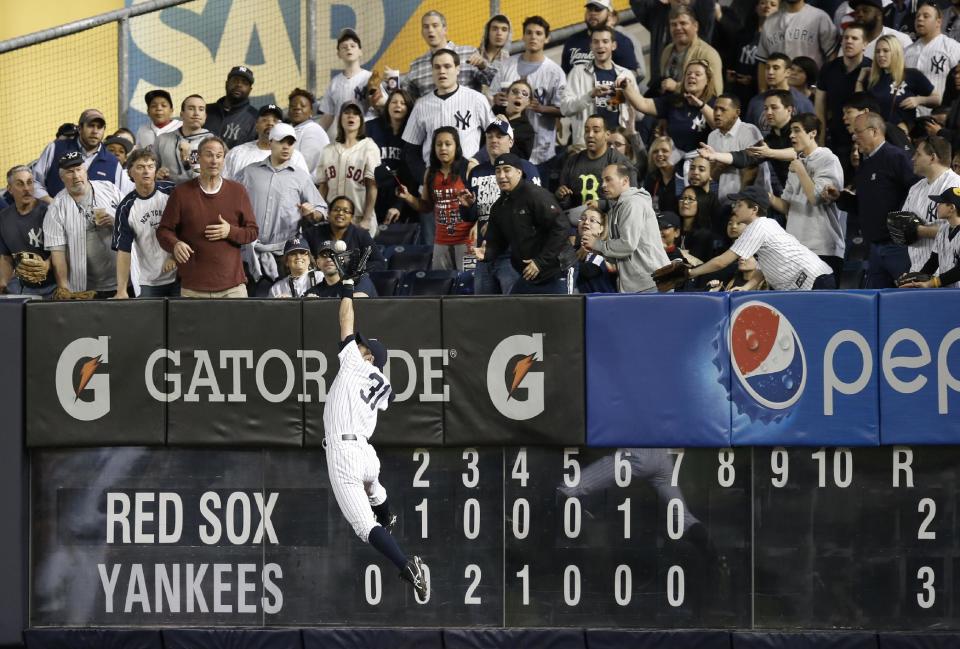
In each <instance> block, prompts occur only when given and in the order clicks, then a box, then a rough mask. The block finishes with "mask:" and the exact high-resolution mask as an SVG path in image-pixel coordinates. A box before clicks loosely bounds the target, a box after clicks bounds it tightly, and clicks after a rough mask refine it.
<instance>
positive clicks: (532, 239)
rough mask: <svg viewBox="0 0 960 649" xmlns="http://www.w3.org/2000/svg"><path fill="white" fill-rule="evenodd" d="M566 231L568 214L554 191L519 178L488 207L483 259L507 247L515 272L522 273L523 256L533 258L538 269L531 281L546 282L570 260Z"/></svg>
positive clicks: (488, 258)
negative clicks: (518, 181) (561, 207)
mask: <svg viewBox="0 0 960 649" xmlns="http://www.w3.org/2000/svg"><path fill="white" fill-rule="evenodd" d="M568 230H569V224H568V223H567V217H566V215H565V214H564V213H563V211H561V209H560V205H559V204H558V203H557V199H556V198H555V197H554V196H553V194H551V193H550V192H549V191H547V190H546V189H543V188H542V187H538V186H536V185H534V184H533V183H531V182H529V181H527V180H521V181H520V184H518V185H517V186H516V187H515V188H514V189H513V191H510V192H501V193H500V198H498V199H497V201H496V202H495V203H494V204H493V207H492V208H491V209H490V222H489V225H488V226H487V239H486V245H487V249H486V255H485V259H487V260H493V259H496V258H497V256H498V255H499V254H500V253H502V252H504V251H505V250H506V249H507V247H509V248H510V262H511V264H513V267H514V268H515V269H516V270H517V271H518V272H521V273H522V272H523V268H524V266H525V265H526V264H524V263H523V260H524V259H532V260H533V261H534V262H535V263H536V264H537V267H538V268H539V269H540V274H539V276H538V277H537V279H536V280H534V281H533V282H532V283H534V284H540V283H543V282H548V281H550V280H553V279H556V278H557V277H558V276H559V275H560V274H561V273H562V272H563V271H564V270H566V269H567V268H569V266H570V265H571V263H572V261H573V257H572V255H570V254H569V253H570V252H572V248H571V247H570V244H569V243H568V242H567V231H568Z"/></svg>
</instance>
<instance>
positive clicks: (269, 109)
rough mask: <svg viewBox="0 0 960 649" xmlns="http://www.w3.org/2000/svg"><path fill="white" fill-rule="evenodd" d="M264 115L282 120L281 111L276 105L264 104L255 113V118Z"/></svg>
mask: <svg viewBox="0 0 960 649" xmlns="http://www.w3.org/2000/svg"><path fill="white" fill-rule="evenodd" d="M264 115H275V116H276V118H277V119H279V120H283V109H282V108H280V107H279V106H277V105H276V104H266V105H265V106H262V107H261V108H260V110H258V111H257V117H263V116H264Z"/></svg>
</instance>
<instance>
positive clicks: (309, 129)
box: [287, 88, 330, 173]
mask: <svg viewBox="0 0 960 649" xmlns="http://www.w3.org/2000/svg"><path fill="white" fill-rule="evenodd" d="M314 101H316V97H314V96H313V93H311V92H309V91H308V90H304V89H303V88H294V89H293V91H292V92H291V93H290V96H289V97H287V102H288V103H287V117H288V118H289V119H290V124H292V125H293V130H294V131H296V133H297V143H296V145H295V146H294V148H295V149H296V150H297V151H299V152H300V153H301V154H302V155H303V158H304V160H306V161H307V169H309V170H310V173H313V172H314V170H315V169H316V168H317V164H318V163H319V162H320V155H321V154H322V153H323V149H324V147H326V146H327V145H328V144H330V138H329V137H328V136H327V132H326V131H325V130H323V127H322V126H320V125H319V124H317V123H316V122H315V121H313V102H314Z"/></svg>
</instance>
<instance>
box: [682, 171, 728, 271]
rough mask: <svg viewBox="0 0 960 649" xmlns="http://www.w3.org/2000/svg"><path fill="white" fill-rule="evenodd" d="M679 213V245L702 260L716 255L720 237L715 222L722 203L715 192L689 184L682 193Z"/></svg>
mask: <svg viewBox="0 0 960 649" xmlns="http://www.w3.org/2000/svg"><path fill="white" fill-rule="evenodd" d="M678 203H679V206H678V210H677V214H678V215H679V216H680V240H679V242H678V247H680V248H682V249H684V250H689V251H690V254H691V255H693V256H694V257H696V258H697V259H699V260H701V261H707V260H709V259H712V258H713V257H714V256H715V255H716V249H717V246H718V244H720V243H721V242H720V241H719V237H718V236H717V235H716V234H715V233H714V231H713V227H712V225H713V222H714V220H715V219H716V213H717V212H718V211H719V208H720V205H719V203H718V202H717V198H716V196H715V195H713V194H708V193H707V192H705V191H704V190H703V189H702V188H701V187H694V186H688V187H686V188H684V190H683V192H682V193H681V194H680V199H679V201H678Z"/></svg>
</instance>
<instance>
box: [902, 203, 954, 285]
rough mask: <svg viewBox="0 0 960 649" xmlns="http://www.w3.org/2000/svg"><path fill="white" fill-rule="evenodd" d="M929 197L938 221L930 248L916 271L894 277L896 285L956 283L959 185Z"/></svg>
mask: <svg viewBox="0 0 960 649" xmlns="http://www.w3.org/2000/svg"><path fill="white" fill-rule="evenodd" d="M930 200H931V201H933V202H934V203H936V204H937V218H938V219H941V221H942V222H941V224H940V230H939V232H937V236H936V238H935V239H934V240H933V251H932V252H931V253H930V257H929V259H927V262H926V263H925V264H924V265H923V267H922V268H921V269H920V271H919V272H917V273H907V274H905V275H902V276H901V277H900V278H899V279H898V280H897V286H899V287H900V288H940V287H949V288H958V287H960V187H952V188H950V189H945V190H943V192H942V193H941V194H939V195H934V196H930Z"/></svg>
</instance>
